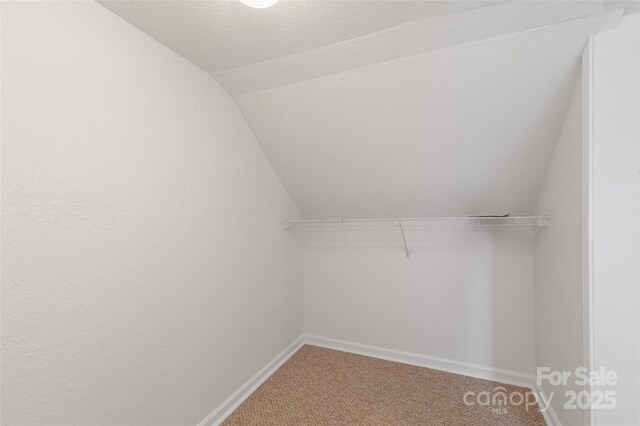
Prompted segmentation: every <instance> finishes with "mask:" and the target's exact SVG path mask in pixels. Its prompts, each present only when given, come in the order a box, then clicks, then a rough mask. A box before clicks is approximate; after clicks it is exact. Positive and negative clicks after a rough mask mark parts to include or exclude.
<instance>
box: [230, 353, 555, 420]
mask: <svg viewBox="0 0 640 426" xmlns="http://www.w3.org/2000/svg"><path fill="white" fill-rule="evenodd" d="M496 388H497V389H496ZM500 391H502V392H505V393H506V394H507V397H509V396H510V397H511V402H512V403H507V404H506V405H504V404H503V405H486V404H484V403H486V402H489V401H491V400H493V396H494V395H496V394H497V393H499V392H500ZM527 391H528V390H527V389H525V388H520V387H517V386H510V385H505V384H502V383H497V382H492V381H489V380H482V379H475V378H472V377H467V376H461V375H458V374H452V373H446V372H443V371H439V370H432V369H429V368H422V367H416V366H412V365H407V364H400V363H397V362H391V361H384V360H380V359H376V358H370V357H366V356H360V355H354V354H350V353H346V352H340V351H335V350H331V349H324V348H319V347H317V346H310V345H304V346H303V347H302V348H300V350H298V352H296V353H295V354H294V355H293V356H292V357H291V358H289V360H288V361H287V362H286V363H284V364H283V365H282V366H281V367H280V368H279V369H278V370H277V371H276V372H275V373H274V374H273V375H272V376H271V377H270V378H269V379H267V381H265V382H264V383H263V384H262V386H260V387H259V388H258V389H257V390H256V391H255V392H254V393H253V394H252V395H251V396H250V397H249V398H247V399H246V400H245V401H244V402H243V403H242V404H241V405H240V406H239V407H238V409H237V410H235V411H234V412H233V413H232V414H231V415H230V416H229V417H228V418H227V419H226V421H225V422H224V423H223V425H224V426H234V425H509V426H516V425H527V426H538V425H539V426H544V425H545V421H544V418H543V417H542V414H541V413H540V411H539V410H538V407H537V405H534V406H533V407H529V408H528V409H527V408H526V407H525V404H524V403H521V404H520V403H519V402H520V400H521V399H520V396H518V395H515V394H513V393H514V392H515V393H518V394H520V395H521V397H522V398H526V397H527V395H526V392H527ZM467 392H474V394H469V395H467V401H468V402H470V403H472V404H473V405H470V404H466V403H465V401H464V397H465V393H467ZM481 392H488V394H487V393H483V394H481ZM514 395H515V396H514ZM478 397H479V398H478ZM528 398H529V400H531V401H532V400H533V396H532V395H529V396H528ZM478 401H479V402H480V403H482V405H481V404H480V403H479V402H478ZM498 401H499V399H497V400H496V402H498Z"/></svg>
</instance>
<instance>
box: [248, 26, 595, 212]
mask: <svg viewBox="0 0 640 426" xmlns="http://www.w3.org/2000/svg"><path fill="white" fill-rule="evenodd" d="M599 22H600V18H599V17H595V16H594V17H590V18H586V19H576V20H572V21H568V22H564V23H561V24H557V25H550V26H546V27H543V28H538V29H535V30H531V31H525V32H518V33H514V34H509V35H505V36H500V37H493V38H488V39H485V40H480V41H478V42H474V43H467V44H462V45H458V46H454V47H450V48H445V49H439V50H434V51H431V52H428V53H425V54H421V55H417V56H411V57H406V58H402V59H398V60H394V61H391V62H385V63H382V64H377V65H372V66H366V67H362V68H357V69H353V70H350V71H346V72H342V73H338V74H332V75H329V76H326V77H322V78H318V79H312V80H307V81H303V82H300V83H296V84H291V85H286V86H281V87H277V88H273V89H268V90H263V91H258V92H255V93H250V94H246V95H242V96H239V97H237V98H236V100H237V102H238V105H239V106H240V108H241V109H242V112H243V114H244V115H245V117H246V118H247V120H248V121H249V124H250V125H251V126H252V128H253V130H254V131H255V132H256V135H257V136H258V139H259V142H260V144H261V145H262V147H263V148H264V150H265V152H266V154H267V156H268V157H269V159H270V160H271V162H272V163H273V165H274V168H275V169H276V171H277V172H278V175H279V176H280V177H281V178H282V181H283V183H284V184H285V186H287V188H288V190H289V192H290V194H291V196H292V197H293V199H294V200H295V201H296V204H297V205H298V207H299V208H300V210H301V212H302V214H303V215H304V216H305V217H306V218H307V219H312V218H320V219H322V218H330V217H356V218H357V217H412V216H413V217H422V216H449V215H453V216H457V215H467V214H474V215H482V214H498V213H509V212H510V213H513V214H530V213H531V211H532V210H533V209H534V207H535V201H536V198H537V195H538V191H539V190H540V186H541V185H542V182H543V180H544V177H545V170H546V167H547V164H548V162H549V159H550V158H551V154H552V152H553V148H554V142H555V140H556V138H557V136H558V134H559V132H560V128H561V127H562V122H563V118H564V114H565V113H566V111H567V108H568V106H569V101H570V99H571V93H572V90H573V82H574V81H575V76H576V75H577V74H578V71H579V66H580V57H581V54H582V50H583V48H584V45H585V42H586V40H587V38H588V37H589V36H590V35H591V34H593V31H595V29H596V28H597V27H598V25H599Z"/></svg>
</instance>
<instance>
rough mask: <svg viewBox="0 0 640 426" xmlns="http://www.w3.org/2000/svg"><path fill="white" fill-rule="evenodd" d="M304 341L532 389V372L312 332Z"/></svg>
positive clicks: (306, 335)
mask: <svg viewBox="0 0 640 426" xmlns="http://www.w3.org/2000/svg"><path fill="white" fill-rule="evenodd" d="M304 342H305V343H308V344H309V345H314V346H320V347H323V348H328V349H335V350H339V351H344V352H350V353H353V354H357V355H364V356H369V357H372V358H380V359H385V360H387V361H395V362H400V363H403V364H411V365H416V366H418V367H426V368H432V369H434V370H441V371H446V372H448V373H454V374H461V375H463V376H470V377H475V378H478V379H485V380H492V381H495V382H500V383H506V384H510V385H515V386H522V387H525V388H528V389H532V388H533V386H534V377H533V376H532V375H529V374H525V373H520V372H517V371H511V370H503V369H500V368H493V367H486V366H482V365H475V364H469V363H466V362H460V361H454V360H451V359H446V358H438V357H434V356H429V355H423V354H418V353H414V352H404V351H398V350H395V349H387V348H381V347H377V346H370V345H365V344H362V343H354V342H347V341H345V340H338V339H332V338H328V337H322V336H315V335H311V334H305V336H304Z"/></svg>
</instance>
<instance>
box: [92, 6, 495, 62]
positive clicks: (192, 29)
mask: <svg viewBox="0 0 640 426" xmlns="http://www.w3.org/2000/svg"><path fill="white" fill-rule="evenodd" d="M100 3H101V4H102V5H103V6H105V7H106V8H108V9H110V10H111V11H113V12H114V13H116V14H118V15H120V16H121V17H123V18H124V19H126V20H127V21H129V22H131V23H132V24H133V25H135V26H136V27H138V28H140V29H142V30H143V31H145V32H146V33H148V34H149V35H151V36H152V37H154V38H156V39H157V40H158V41H160V42H161V43H164V44H165V45H167V46H168V47H170V48H172V49H173V50H175V51H176V52H178V53H180V54H181V55H183V56H184V57H186V58H187V59H189V60H190V61H192V62H193V63H195V64H196V65H198V66H200V67H201V68H202V69H204V70H205V71H207V72H209V73H214V72H217V71H222V70H228V69H232V68H236V67H240V66H245V65H249V64H255V63H258V62H262V61H267V60H271V59H275V58H279V57H283V56H287V55H291V54H293V53H298V52H302V51H305V50H309V49H313V48H317V47H320V46H325V45H328V44H332V43H338V42H341V41H344V40H349V39H353V38H356V37H360V36H363V35H366V34H369V33H372V32H376V31H382V30H385V29H387V28H390V27H394V26H397V25H400V24H403V23H405V22H408V21H412V20H415V19H419V18H424V17H427V16H438V15H444V14H448V13H453V12H459V11H463V10H469V9H473V8H477V7H482V6H487V5H490V4H493V3H497V1H477V0H474V1H404V0H392V1H358V0H356V1H345V0H336V1H333V0H319V1H306V0H299V1H295V0H294V1H291V0H282V1H280V2H279V3H277V4H275V5H274V6H272V7H270V8H267V9H253V8H250V7H248V6H246V5H244V4H242V3H240V2H239V1H235V0H233V1H231V0H227V1H225V0H221V1H210V0H195V1H188V0H186V1H183V0H176V1H164V0H152V1H149V0H146V1H144V0H143V1H140V0H136V1H129V0H127V1H119V0H105V1H100Z"/></svg>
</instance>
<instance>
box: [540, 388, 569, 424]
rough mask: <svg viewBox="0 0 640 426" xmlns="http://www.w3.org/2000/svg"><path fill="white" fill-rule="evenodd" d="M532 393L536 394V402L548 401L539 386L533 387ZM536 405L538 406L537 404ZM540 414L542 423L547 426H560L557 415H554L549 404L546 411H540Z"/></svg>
mask: <svg viewBox="0 0 640 426" xmlns="http://www.w3.org/2000/svg"><path fill="white" fill-rule="evenodd" d="M533 391H534V392H535V393H536V397H537V398H538V401H541V400H544V401H548V400H549V399H548V395H547V394H546V393H545V391H544V389H542V387H541V386H534V387H533ZM538 405H540V404H539V403H538ZM540 412H541V413H542V415H543V416H544V421H545V422H547V426H562V423H560V419H559V418H558V415H557V414H556V412H555V410H554V409H553V406H552V405H551V404H549V407H548V408H547V409H546V410H544V411H542V410H540Z"/></svg>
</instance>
